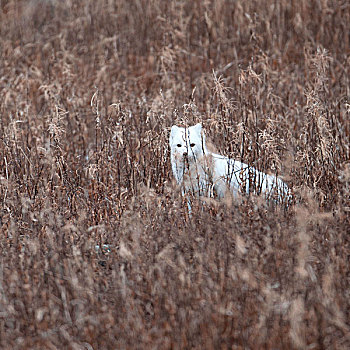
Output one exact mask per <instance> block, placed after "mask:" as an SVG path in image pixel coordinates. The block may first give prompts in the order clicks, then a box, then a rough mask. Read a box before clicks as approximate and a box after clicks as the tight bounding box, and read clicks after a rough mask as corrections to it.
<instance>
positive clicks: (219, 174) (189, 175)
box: [169, 124, 289, 201]
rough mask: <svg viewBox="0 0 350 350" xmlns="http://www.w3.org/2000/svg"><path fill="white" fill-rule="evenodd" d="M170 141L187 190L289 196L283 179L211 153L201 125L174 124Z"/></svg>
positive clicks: (174, 168)
mask: <svg viewBox="0 0 350 350" xmlns="http://www.w3.org/2000/svg"><path fill="white" fill-rule="evenodd" d="M169 143H170V148H171V166H172V171H173V174H174V177H175V179H176V181H177V183H178V184H180V185H182V186H183V192H185V193H189V192H190V193H192V194H194V195H196V196H209V197H214V196H215V197H218V198H222V197H224V196H225V195H226V194H227V191H230V193H232V194H233V195H234V196H236V195H238V194H239V193H250V192H255V193H257V194H260V193H264V194H265V196H266V198H273V199H277V200H279V201H282V200H283V199H284V198H287V197H288V192H289V189H288V186H287V185H286V184H285V183H284V182H283V181H282V180H281V179H280V178H278V177H276V176H273V175H268V174H265V173H263V172H261V171H258V170H257V169H255V168H254V167H252V166H249V165H247V164H245V163H241V162H239V161H236V160H233V159H230V158H227V157H224V156H221V155H219V154H215V153H212V152H209V151H208V150H207V147H206V143H205V135H204V133H203V132H202V125H201V124H197V125H194V126H191V127H188V128H182V127H178V126H176V125H174V126H173V127H172V128H171V132H170V139H169Z"/></svg>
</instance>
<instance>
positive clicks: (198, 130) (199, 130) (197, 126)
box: [192, 123, 202, 134]
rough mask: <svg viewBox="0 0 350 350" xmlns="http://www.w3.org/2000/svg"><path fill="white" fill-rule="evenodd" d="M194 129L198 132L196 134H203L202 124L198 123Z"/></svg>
mask: <svg viewBox="0 0 350 350" xmlns="http://www.w3.org/2000/svg"><path fill="white" fill-rule="evenodd" d="M192 128H193V129H194V130H195V131H196V133H198V134H200V133H201V132H202V124H201V123H198V124H196V125H195V126H192Z"/></svg>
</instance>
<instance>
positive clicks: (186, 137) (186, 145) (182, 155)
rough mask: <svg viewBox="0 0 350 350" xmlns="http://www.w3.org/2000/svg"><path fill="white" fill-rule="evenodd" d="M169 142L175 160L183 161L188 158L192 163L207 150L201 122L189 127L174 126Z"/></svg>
mask: <svg viewBox="0 0 350 350" xmlns="http://www.w3.org/2000/svg"><path fill="white" fill-rule="evenodd" d="M169 143H170V148H171V155H172V160H174V161H181V160H185V159H186V158H187V159H188V161H189V162H190V163H191V162H193V161H196V160H197V159H199V158H201V157H202V156H203V155H204V154H205V153H206V152H207V151H206V146H205V136H204V134H203V133H202V125H201V124H196V125H194V126H190V127H188V128H180V127H178V126H176V125H174V126H172V128H171V132H170V139H169Z"/></svg>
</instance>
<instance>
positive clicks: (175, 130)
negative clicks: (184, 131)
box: [170, 125, 179, 140]
mask: <svg viewBox="0 0 350 350" xmlns="http://www.w3.org/2000/svg"><path fill="white" fill-rule="evenodd" d="M178 130H179V127H178V126H176V125H173V126H172V127H171V131H170V140H171V139H172V138H173V137H174V135H175V134H176V133H177V132H178Z"/></svg>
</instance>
